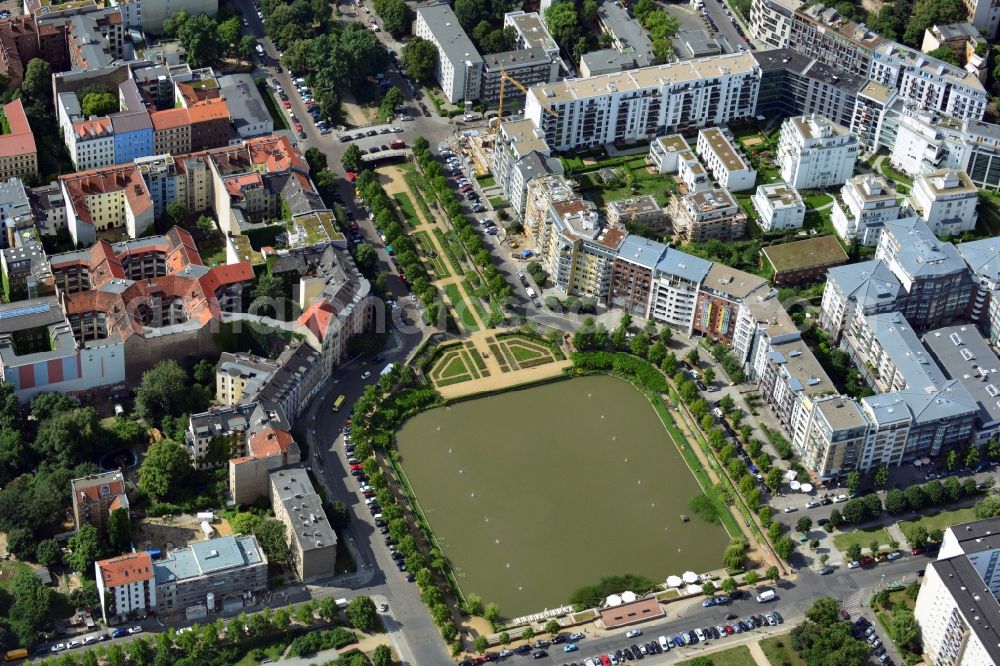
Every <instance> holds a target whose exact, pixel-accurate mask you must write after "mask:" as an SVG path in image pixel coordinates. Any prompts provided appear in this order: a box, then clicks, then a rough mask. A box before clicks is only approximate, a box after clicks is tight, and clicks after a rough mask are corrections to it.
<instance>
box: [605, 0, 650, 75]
mask: <svg viewBox="0 0 1000 666" xmlns="http://www.w3.org/2000/svg"><path fill="white" fill-rule="evenodd" d="M597 23H598V25H599V26H600V28H601V32H603V33H604V34H606V35H607V36H608V37H610V46H611V49H613V50H614V51H617V52H618V53H621V54H623V55H625V56H628V57H630V58H631V59H632V61H633V63H634V64H633V67H648V66H649V65H652V64H653V63H655V62H656V60H657V59H656V54H654V53H653V43H652V42H651V41H650V39H649V36H648V35H647V34H646V30H645V29H644V28H643V27H642V25H641V24H640V23H639V21H638V20H637V19H636V18H635V17H633V16H631V15H630V14H629V11H628V9H627V8H626V7H625V6H624V5H622V4H620V3H617V2H601V3H598V5H597Z"/></svg>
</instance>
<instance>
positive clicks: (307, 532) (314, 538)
mask: <svg viewBox="0 0 1000 666" xmlns="http://www.w3.org/2000/svg"><path fill="white" fill-rule="evenodd" d="M270 481H271V489H272V491H273V493H274V494H275V495H277V497H278V500H279V501H280V502H281V503H282V505H283V506H284V507H285V514H286V515H287V516H288V517H289V523H290V524H289V526H288V527H289V529H290V530H291V532H292V538H293V539H295V541H296V542H297V543H298V544H299V546H300V548H301V549H302V550H303V551H308V550H317V549H320V548H328V547H330V546H336V545H337V534H336V532H334V531H333V527H331V526H330V520H329V519H328V518H327V517H326V512H325V511H323V501H322V500H321V499H320V496H319V495H317V494H316V491H315V490H314V489H313V484H312V481H310V480H309V474H308V473H307V472H306V470H305V468H303V467H286V468H284V469H277V470H274V471H273V472H271V474H270Z"/></svg>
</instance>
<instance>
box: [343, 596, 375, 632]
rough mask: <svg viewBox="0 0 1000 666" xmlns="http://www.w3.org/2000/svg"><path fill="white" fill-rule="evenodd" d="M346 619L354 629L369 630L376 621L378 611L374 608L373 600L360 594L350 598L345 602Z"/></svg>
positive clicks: (373, 626)
mask: <svg viewBox="0 0 1000 666" xmlns="http://www.w3.org/2000/svg"><path fill="white" fill-rule="evenodd" d="M346 613H347V620H348V621H349V622H350V623H351V626H352V627H354V628H355V629H359V630H361V631H364V632H369V631H371V630H372V629H374V628H375V626H376V624H377V623H378V613H377V611H376V609H375V602H374V601H372V599H371V597H369V596H366V595H360V596H357V597H354V598H353V599H351V601H350V602H349V603H348V604H347V611H346Z"/></svg>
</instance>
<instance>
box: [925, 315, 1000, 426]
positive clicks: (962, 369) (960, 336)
mask: <svg viewBox="0 0 1000 666" xmlns="http://www.w3.org/2000/svg"><path fill="white" fill-rule="evenodd" d="M922 340H923V343H924V345H925V346H926V347H927V351H929V352H930V354H931V355H932V356H933V357H934V359H935V360H936V361H937V363H938V366H939V367H940V368H941V370H942V371H943V372H944V375H945V376H946V377H947V378H948V379H952V380H955V381H958V382H960V383H961V384H962V386H963V387H965V390H966V391H968V392H969V394H970V395H971V396H972V397H973V399H974V400H975V401H976V404H977V405H978V406H979V410H978V413H977V414H976V419H975V424H974V427H975V433H976V435H975V439H974V440H973V443H975V444H976V445H977V446H983V445H984V444H986V442H988V441H990V440H991V439H996V437H997V435H998V434H1000V398H998V396H1000V389H998V388H997V384H996V383H995V382H996V380H997V378H996V377H994V376H993V375H995V374H996V373H997V372H1000V358H997V355H996V352H994V351H993V349H992V348H991V347H990V345H989V343H988V342H987V341H986V339H985V338H983V336H982V334H980V332H979V331H978V330H977V329H976V327H975V326H973V325H961V326H951V327H948V328H939V329H937V330H934V331H930V332H928V333H926V334H924V336H923V338H922Z"/></svg>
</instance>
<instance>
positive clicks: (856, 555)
mask: <svg viewBox="0 0 1000 666" xmlns="http://www.w3.org/2000/svg"><path fill="white" fill-rule="evenodd" d="M847 559H848V560H850V561H851V562H857V561H858V560H860V559H861V544H858V543H852V544H851V545H850V546H848V547H847Z"/></svg>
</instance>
